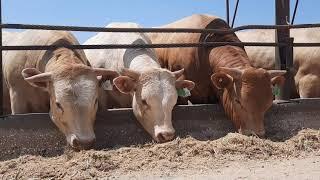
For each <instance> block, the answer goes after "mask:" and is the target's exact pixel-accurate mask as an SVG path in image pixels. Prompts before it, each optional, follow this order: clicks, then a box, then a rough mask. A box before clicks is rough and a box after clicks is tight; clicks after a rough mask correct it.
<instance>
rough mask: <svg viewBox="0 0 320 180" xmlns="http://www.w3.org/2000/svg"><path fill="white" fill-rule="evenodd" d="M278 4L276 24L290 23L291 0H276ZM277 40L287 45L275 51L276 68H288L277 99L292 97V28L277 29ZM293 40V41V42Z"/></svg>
mask: <svg viewBox="0 0 320 180" xmlns="http://www.w3.org/2000/svg"><path fill="white" fill-rule="evenodd" d="M275 4H276V25H288V20H290V0H275ZM275 33H276V34H275V37H276V42H279V43H286V44H287V46H282V47H277V48H276V51H275V58H276V67H275V68H276V69H282V70H287V73H286V75H285V78H286V81H285V83H284V85H283V86H282V87H281V90H280V95H279V96H277V97H276V99H281V100H287V99H290V90H289V89H290V88H291V87H292V83H294V81H292V78H293V74H292V71H291V69H292V66H293V55H292V53H293V48H292V47H291V46H292V43H293V39H292V40H291V39H290V29H277V30H276V31H275ZM291 41H292V43H291Z"/></svg>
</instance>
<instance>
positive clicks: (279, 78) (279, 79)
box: [271, 76, 286, 86]
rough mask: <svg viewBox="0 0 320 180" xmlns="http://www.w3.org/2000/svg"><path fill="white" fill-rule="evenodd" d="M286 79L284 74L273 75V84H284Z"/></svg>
mask: <svg viewBox="0 0 320 180" xmlns="http://www.w3.org/2000/svg"><path fill="white" fill-rule="evenodd" d="M285 80H286V78H285V77H283V76H276V77H273V78H272V79H271V84H272V85H273V86H274V85H278V86H282V85H283V84H284V81H285Z"/></svg>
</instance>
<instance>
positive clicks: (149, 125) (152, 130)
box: [133, 106, 175, 143]
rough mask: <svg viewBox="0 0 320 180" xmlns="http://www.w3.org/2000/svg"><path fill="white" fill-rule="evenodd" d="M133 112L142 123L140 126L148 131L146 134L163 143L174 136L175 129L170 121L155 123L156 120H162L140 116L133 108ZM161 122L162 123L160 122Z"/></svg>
mask: <svg viewBox="0 0 320 180" xmlns="http://www.w3.org/2000/svg"><path fill="white" fill-rule="evenodd" d="M134 107H135V106H133V112H134V114H135V116H136V118H137V120H138V121H139V123H140V124H141V125H142V127H143V128H144V129H145V130H146V131H147V132H148V134H149V135H150V136H151V137H152V138H153V139H154V140H155V141H156V142H158V143H164V142H168V141H171V140H172V139H173V138H174V136H175V130H174V128H173V126H172V124H171V123H170V124H169V123H164V125H157V123H156V122H163V120H158V121H156V120H155V119H154V118H152V119H150V118H147V117H146V115H145V114H144V116H142V114H141V112H140V111H138V110H137V109H135V108H134ZM162 124H163V123H162Z"/></svg>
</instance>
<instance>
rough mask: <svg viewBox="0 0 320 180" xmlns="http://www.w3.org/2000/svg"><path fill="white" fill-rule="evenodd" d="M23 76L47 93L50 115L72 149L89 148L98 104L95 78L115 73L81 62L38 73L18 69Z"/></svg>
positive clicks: (30, 69) (93, 138)
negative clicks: (93, 67) (80, 63)
mask: <svg viewBox="0 0 320 180" xmlns="http://www.w3.org/2000/svg"><path fill="white" fill-rule="evenodd" d="M22 75H23V77H24V79H25V80H26V81H27V82H28V83H29V84H31V85H32V86H34V87H38V88H40V89H42V90H44V91H47V92H48V94H49V96H50V116H51V119H52V120H53V122H54V123H55V124H56V125H57V127H58V128H59V129H60V131H62V132H63V133H64V135H65V136H66V139H67V142H68V144H69V145H71V147H73V148H75V149H78V150H80V149H88V148H91V146H92V145H93V143H94V141H95V134H94V130H93V126H94V121H95V118H96V112H97V106H98V99H97V98H98V88H99V87H98V86H99V84H100V83H99V79H106V78H110V77H112V76H116V75H117V73H116V72H113V71H108V70H105V69H92V68H89V67H87V66H85V65H71V64H70V65H62V66H60V67H59V68H56V69H55V70H53V71H50V72H45V73H41V72H40V71H39V70H37V69H34V68H26V69H24V70H23V71H22Z"/></svg>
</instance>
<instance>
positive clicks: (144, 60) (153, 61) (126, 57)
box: [123, 38, 160, 72]
mask: <svg viewBox="0 0 320 180" xmlns="http://www.w3.org/2000/svg"><path fill="white" fill-rule="evenodd" d="M132 44H134V45H136V44H147V43H146V42H145V41H144V40H143V39H141V38H139V39H137V40H135V41H134V42H133V43H132ZM123 66H124V67H125V68H130V69H132V70H135V71H139V72H140V71H143V68H144V67H146V68H159V67H160V65H159V61H158V59H157V56H156V54H155V51H154V50H153V49H149V48H137V49H127V50H125V52H124V54H123Z"/></svg>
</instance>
